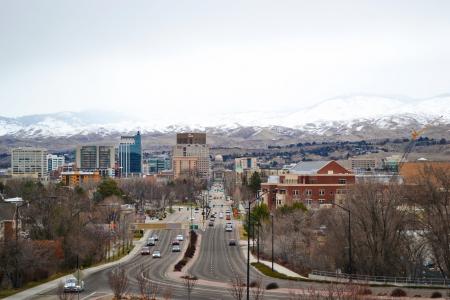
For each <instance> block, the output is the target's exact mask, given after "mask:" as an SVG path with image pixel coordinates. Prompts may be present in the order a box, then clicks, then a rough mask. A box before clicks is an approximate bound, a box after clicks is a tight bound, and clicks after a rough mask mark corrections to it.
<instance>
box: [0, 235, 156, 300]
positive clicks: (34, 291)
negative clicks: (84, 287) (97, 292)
mask: <svg viewBox="0 0 450 300" xmlns="http://www.w3.org/2000/svg"><path fill="white" fill-rule="evenodd" d="M149 234H150V231H149V230H148V231H147V232H146V233H145V234H144V236H143V237H142V238H141V239H140V240H139V241H133V245H134V248H133V250H131V251H130V253H128V254H127V255H125V256H124V257H122V258H121V259H119V260H116V261H112V262H109V263H106V264H102V265H98V266H95V267H92V268H88V269H84V270H82V273H83V276H84V277H86V276H89V275H91V274H93V273H96V272H98V271H102V270H105V269H108V268H111V267H113V266H115V265H119V264H121V263H125V262H127V261H129V260H130V259H131V258H133V256H135V255H136V254H137V253H138V252H139V251H140V250H141V247H140V246H141V245H143V244H144V243H145V241H146V240H147V238H148V236H149ZM67 276H70V274H68V275H65V276H62V277H60V278H57V279H55V280H52V281H49V282H46V283H43V284H40V285H38V286H35V287H32V288H30V289H27V290H25V291H22V292H20V293H17V294H14V295H12V296H9V297H7V298H4V299H8V300H25V299H30V298H32V297H34V296H36V295H39V294H43V293H46V292H48V291H50V290H52V289H56V288H57V287H58V284H59V283H60V282H61V280H62V279H63V278H64V277H67ZM73 276H76V274H75V273H73Z"/></svg>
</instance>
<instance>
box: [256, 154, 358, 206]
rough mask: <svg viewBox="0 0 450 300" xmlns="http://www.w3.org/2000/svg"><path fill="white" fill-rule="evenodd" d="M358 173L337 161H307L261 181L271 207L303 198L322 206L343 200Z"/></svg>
mask: <svg viewBox="0 0 450 300" xmlns="http://www.w3.org/2000/svg"><path fill="white" fill-rule="evenodd" d="M354 183H355V174H353V173H352V172H351V171H349V170H348V169H346V168H344V167H343V166H342V165H340V164H339V163H338V162H336V161H304V162H300V163H298V164H296V165H295V166H293V167H292V168H290V170H289V173H287V174H284V175H279V176H269V179H268V180H267V182H266V183H263V184H261V188H262V190H263V193H265V194H264V196H263V197H264V198H263V201H264V203H266V204H267V205H268V206H269V208H270V209H273V208H277V207H280V206H284V205H292V204H293V203H295V202H301V203H303V204H305V205H306V206H307V207H310V208H320V207H322V206H327V205H330V204H332V203H334V202H336V203H342V201H343V199H344V195H345V194H346V193H347V189H348V187H349V186H350V185H353V184H354Z"/></svg>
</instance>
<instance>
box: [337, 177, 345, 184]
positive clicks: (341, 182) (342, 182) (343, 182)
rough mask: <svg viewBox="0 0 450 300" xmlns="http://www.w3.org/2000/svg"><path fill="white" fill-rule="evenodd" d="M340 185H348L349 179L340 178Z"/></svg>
mask: <svg viewBox="0 0 450 300" xmlns="http://www.w3.org/2000/svg"><path fill="white" fill-rule="evenodd" d="M338 183H339V184H346V183H347V179H343V178H339V180H338Z"/></svg>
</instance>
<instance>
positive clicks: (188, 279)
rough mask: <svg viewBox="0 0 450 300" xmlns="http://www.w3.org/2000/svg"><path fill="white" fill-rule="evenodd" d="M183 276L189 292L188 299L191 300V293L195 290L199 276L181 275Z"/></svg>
mask: <svg viewBox="0 0 450 300" xmlns="http://www.w3.org/2000/svg"><path fill="white" fill-rule="evenodd" d="M181 278H183V284H184V287H185V288H186V290H187V292H188V300H191V293H192V291H193V290H194V288H195V286H196V285H197V280H198V279H197V277H195V276H189V275H186V276H183V277H181Z"/></svg>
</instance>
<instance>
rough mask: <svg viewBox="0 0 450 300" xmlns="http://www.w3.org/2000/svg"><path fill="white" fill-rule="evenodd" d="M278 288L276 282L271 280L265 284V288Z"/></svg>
mask: <svg viewBox="0 0 450 300" xmlns="http://www.w3.org/2000/svg"><path fill="white" fill-rule="evenodd" d="M277 288H279V286H278V283H276V282H271V283H269V284H268V285H267V286H266V290H274V289H277Z"/></svg>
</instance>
